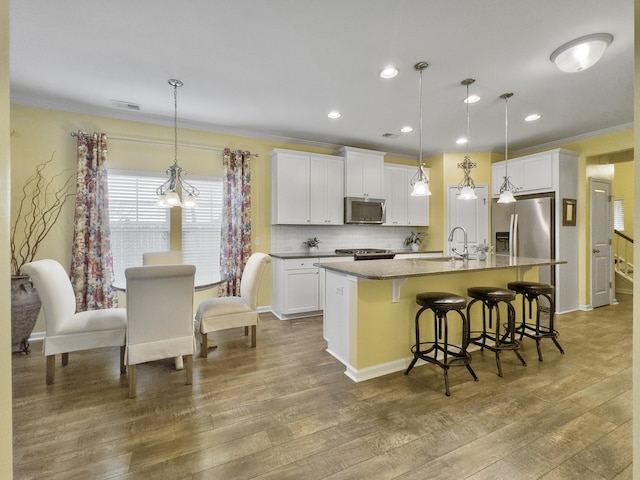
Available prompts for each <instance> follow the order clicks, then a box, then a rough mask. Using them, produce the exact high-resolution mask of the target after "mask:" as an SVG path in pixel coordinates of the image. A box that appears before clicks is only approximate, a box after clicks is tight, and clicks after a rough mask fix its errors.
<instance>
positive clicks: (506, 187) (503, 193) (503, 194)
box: [498, 92, 518, 203]
mask: <svg viewBox="0 0 640 480" xmlns="http://www.w3.org/2000/svg"><path fill="white" fill-rule="evenodd" d="M511 97H513V93H511V92H507V93H503V94H502V95H500V98H503V99H504V177H503V178H504V181H503V182H502V185H501V186H500V198H499V199H498V203H513V202H515V201H516V199H515V197H514V196H513V194H514V193H516V191H517V190H518V189H517V188H516V187H515V185H513V183H511V181H510V180H509V170H508V165H507V164H508V162H509V142H508V140H509V110H508V104H509V99H510V98H511Z"/></svg>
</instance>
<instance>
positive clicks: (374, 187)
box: [362, 153, 384, 198]
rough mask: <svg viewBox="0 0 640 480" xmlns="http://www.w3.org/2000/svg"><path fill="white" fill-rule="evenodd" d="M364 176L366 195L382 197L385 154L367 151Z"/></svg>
mask: <svg viewBox="0 0 640 480" xmlns="http://www.w3.org/2000/svg"><path fill="white" fill-rule="evenodd" d="M362 178H363V180H362V182H363V185H364V188H363V193H364V196H365V197H372V198H381V197H382V190H383V183H384V156H381V155H372V154H369V153H365V154H364V163H363V171H362Z"/></svg>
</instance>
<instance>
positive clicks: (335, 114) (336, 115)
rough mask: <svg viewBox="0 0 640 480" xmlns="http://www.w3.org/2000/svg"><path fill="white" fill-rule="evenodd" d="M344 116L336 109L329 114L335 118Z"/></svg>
mask: <svg viewBox="0 0 640 480" xmlns="http://www.w3.org/2000/svg"><path fill="white" fill-rule="evenodd" d="M341 116H342V114H341V113H340V112H336V111H335V110H334V111H333V112H329V114H328V115H327V117H329V118H331V119H333V120H335V119H336V118H340V117H341Z"/></svg>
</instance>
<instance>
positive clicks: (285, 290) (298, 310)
mask: <svg viewBox="0 0 640 480" xmlns="http://www.w3.org/2000/svg"><path fill="white" fill-rule="evenodd" d="M349 261H353V257H323V258H317V257H305V258H287V259H283V258H278V257H272V261H271V310H272V312H273V314H274V315H275V316H276V317H278V318H279V319H280V320H288V319H291V318H299V317H305V316H310V315H319V314H320V311H321V310H322V309H323V308H324V274H325V271H324V269H320V268H318V267H315V266H314V264H316V263H330V262H349Z"/></svg>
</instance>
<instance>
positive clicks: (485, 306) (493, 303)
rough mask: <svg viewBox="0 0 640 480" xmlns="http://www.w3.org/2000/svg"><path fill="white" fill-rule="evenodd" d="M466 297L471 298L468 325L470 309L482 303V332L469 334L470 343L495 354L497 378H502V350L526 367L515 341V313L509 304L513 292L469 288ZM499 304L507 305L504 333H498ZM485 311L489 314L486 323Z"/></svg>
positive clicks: (495, 288) (469, 314)
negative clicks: (510, 353)
mask: <svg viewBox="0 0 640 480" xmlns="http://www.w3.org/2000/svg"><path fill="white" fill-rule="evenodd" d="M467 295H469V296H470V297H471V298H473V300H471V301H470V302H469V305H468V306H467V319H468V321H469V323H471V307H472V306H473V304H474V303H476V302H482V331H477V332H470V342H471V343H473V344H475V345H479V346H480V347H481V349H482V350H484V349H485V348H486V349H488V350H491V351H492V352H495V354H496V365H497V366H498V376H499V377H502V365H501V364H500V353H501V352H502V351H503V350H513V353H515V354H516V357H518V359H519V360H520V362H522V365H523V366H527V362H525V361H524V358H522V355H520V352H519V351H518V350H519V349H520V342H519V341H518V340H516V337H515V334H516V328H515V327H516V311H515V309H514V308H513V305H512V304H511V302H512V301H513V300H515V298H516V294H515V292H512V291H511V290H506V289H504V288H498V287H471V288H469V289H467ZM500 302H504V303H505V304H506V305H507V324H506V325H505V331H504V333H501V331H500V328H501V323H500V308H499V304H500ZM487 310H488V312H489V315H488V317H489V318H488V322H487ZM494 310H495V313H496V314H495V317H496V318H495V326H494V325H493V322H494V319H493V312H494ZM492 329H493V331H492ZM487 340H490V341H492V342H493V344H492V345H487V343H486V341H487Z"/></svg>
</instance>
